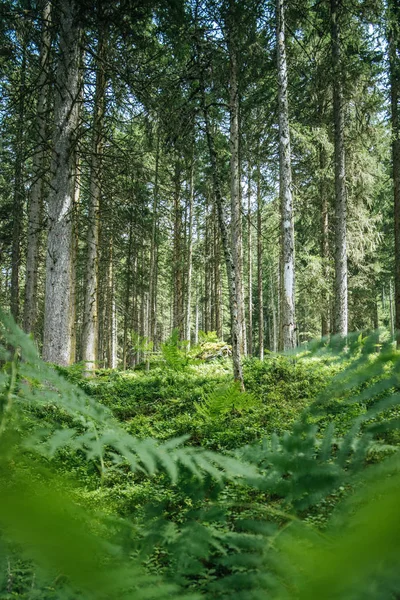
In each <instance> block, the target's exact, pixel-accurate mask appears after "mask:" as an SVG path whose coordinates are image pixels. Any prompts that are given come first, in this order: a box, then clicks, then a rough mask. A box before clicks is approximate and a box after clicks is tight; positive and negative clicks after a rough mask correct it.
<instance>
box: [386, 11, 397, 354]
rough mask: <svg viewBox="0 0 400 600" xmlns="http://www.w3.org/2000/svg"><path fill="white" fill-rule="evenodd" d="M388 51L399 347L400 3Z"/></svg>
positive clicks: (390, 20)
mask: <svg viewBox="0 0 400 600" xmlns="http://www.w3.org/2000/svg"><path fill="white" fill-rule="evenodd" d="M388 9H389V10H388V28H387V29H388V50H389V77H390V107H391V111H390V112H391V125H392V170H393V200H394V239H395V267H394V269H395V273H394V307H395V319H394V321H395V322H394V326H395V330H396V341H397V346H398V347H399V346H400V109H399V102H400V58H399V54H400V24H399V23H400V2H399V0H389V3H388Z"/></svg>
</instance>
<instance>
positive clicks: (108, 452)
mask: <svg viewBox="0 0 400 600" xmlns="http://www.w3.org/2000/svg"><path fill="white" fill-rule="evenodd" d="M0 339H1V348H0V360H1V361H2V364H3V368H2V372H1V375H0V386H1V398H0V486H1V494H0V529H1V532H0V553H1V555H2V564H1V565H0V569H1V572H2V577H3V580H0V590H1V592H0V598H1V599H6V598H11V597H23V598H26V599H28V598H57V599H59V598H60V599H61V598H82V599H83V598H85V599H86V598H113V599H114V598H115V599H116V598H118V599H119V598H121V599H124V598H126V599H128V598H135V599H139V600H140V599H141V598H143V600H144V599H151V598H154V599H158V598H160V599H161V598H188V599H189V598H199V597H201V598H207V599H208V598H209V599H214V598H227V599H228V598H235V599H241V598H243V599H246V600H247V599H248V600H251V599H258V598H259V599H261V598H274V599H276V600H283V599H293V600H294V599H300V600H303V599H304V600H306V599H307V600H314V599H315V600H317V599H318V600H320V599H321V598H324V599H330V600H339V599H340V600H358V599H360V600H361V599H363V600H365V599H366V598H367V599H369V598H370V599H371V600H372V599H377V598H379V600H385V599H387V600H396V598H398V597H399V594H400V576H399V573H400V569H399V558H398V557H399V555H400V552H399V551H400V520H399V518H398V506H399V500H400V498H399V496H400V461H399V454H398V447H397V445H396V444H395V443H394V442H393V440H395V436H393V432H394V431H396V430H397V429H398V425H399V419H400V412H399V388H400V382H399V374H400V355H399V353H398V352H397V351H396V350H394V348H393V346H392V344H391V342H390V340H389V341H387V342H385V343H382V344H381V347H380V348H379V350H380V351H379V352H377V351H376V350H377V340H376V337H375V336H371V337H370V338H368V339H366V340H360V339H357V338H356V337H355V338H349V339H348V340H347V345H346V346H345V345H344V344H341V343H340V342H338V341H337V340H333V341H332V342H331V343H330V344H327V343H326V342H325V343H321V344H315V345H314V346H313V347H311V348H310V350H309V356H311V357H312V356H317V355H321V354H323V355H324V356H327V355H330V356H331V357H333V359H335V360H337V361H342V362H343V368H342V369H341V370H339V372H338V373H337V375H336V376H334V377H333V379H332V381H331V382H330V383H329V384H328V385H327V386H326V388H325V389H324V391H323V392H322V393H321V394H320V396H319V397H318V398H317V399H316V400H315V401H314V402H313V403H312V404H311V406H309V407H308V408H307V409H306V410H305V411H304V412H303V414H302V415H301V417H300V419H299V421H298V422H297V424H296V425H295V426H294V427H293V428H292V429H291V430H290V431H288V432H287V433H285V434H283V435H273V436H272V437H269V438H268V439H265V440H260V442H259V443H257V444H255V445H252V446H248V447H245V448H241V449H238V450H237V451H236V452H235V453H217V452H211V451H209V450H203V449H202V448H199V447H195V446H190V445H188V443H187V438H186V437H180V438H174V439H171V440H167V441H164V442H158V441H157V440H155V439H152V438H148V439H138V438H136V437H133V436H131V435H130V434H129V433H128V432H127V430H126V428H124V427H123V426H122V425H121V424H120V423H119V422H118V421H117V420H116V419H115V418H114V417H113V415H112V412H111V411H110V410H109V409H108V408H106V407H105V406H104V405H102V404H99V403H98V402H96V401H95V400H93V398H91V397H89V396H87V395H86V394H85V393H84V392H83V391H82V389H80V388H79V387H78V386H75V385H73V384H71V383H69V382H68V381H67V380H66V379H65V378H64V377H62V376H61V375H60V374H58V373H57V372H56V371H55V370H54V369H53V368H52V367H51V366H49V365H46V364H44V363H43V362H42V361H41V360H40V358H39V357H38V355H37V352H36V349H35V347H34V344H33V342H32V341H31V340H30V339H29V338H28V337H26V336H25V335H24V334H23V333H22V332H21V331H20V330H19V329H18V327H16V325H15V324H14V323H13V321H12V319H11V318H10V317H8V316H6V315H1V331H0ZM10 348H13V350H9V349H10ZM172 368H175V365H173V367H172ZM243 402H244V400H243V398H239V397H238V396H237V392H236V391H235V390H233V391H232V390H231V392H230V388H229V386H227V387H226V388H224V389H223V390H222V391H221V390H218V391H216V392H215V393H214V394H210V395H209V396H208V397H207V398H206V400H205V402H204V403H203V404H202V405H199V407H198V409H197V410H199V411H200V413H201V414H202V415H203V413H204V415H203V416H204V418H211V419H215V418H218V417H219V416H221V417H222V416H223V417H224V418H227V417H228V414H229V411H231V410H234V409H235V408H236V409H238V410H245V409H246V406H244V405H243V406H242V404H243ZM335 402H336V403H337V405H335V410H340V407H346V406H351V405H357V406H358V407H359V410H358V411H356V412H355V413H354V415H353V416H352V419H351V422H350V423H349V426H348V428H347V431H346V432H345V433H340V434H339V433H338V432H336V431H335V426H334V422H333V421H332V420H330V419H329V418H328V417H327V414H328V413H329V410H328V409H329V407H330V406H332V403H335ZM250 404H251V402H250ZM329 414H330V413H329ZM379 449H381V450H382V451H381V452H379ZM64 455H68V457H71V456H75V457H76V460H79V461H81V463H83V465H86V466H87V468H88V469H89V467H91V468H95V469H96V470H97V471H98V486H99V489H102V487H103V486H104V485H105V481H106V480H107V477H108V476H109V474H110V473H111V474H112V473H119V476H122V477H128V474H129V473H131V474H132V473H133V476H134V477H136V479H135V481H139V480H140V479H143V478H150V479H151V481H154V482H156V481H161V482H162V485H163V486H164V489H165V490H167V491H166V492H165V494H164V496H163V497H161V498H159V499H152V501H151V502H150V500H149V502H148V504H147V506H146V507H145V509H144V510H143V511H142V512H141V513H140V515H139V514H138V515H135V514H134V512H133V516H131V517H129V518H121V516H119V515H117V514H113V513H111V514H107V515H106V514H103V513H102V512H101V511H100V510H95V509H93V508H92V507H88V506H87V505H86V504H85V502H83V501H82V499H81V496H80V487H79V486H80V485H81V483H80V482H78V481H74V480H73V478H71V477H69V476H67V475H66V474H65V469H64V468H63V460H64ZM81 463H80V464H81ZM85 468H86V467H85ZM332 499H333V501H332ZM330 503H332V510H329V511H328V515H327V519H326V522H325V523H324V526H323V528H321V527H319V526H318V525H316V523H315V522H314V521H313V514H314V513H313V511H314V510H315V509H316V507H320V506H321V504H323V505H324V506H325V505H329V506H330V505H331V504H330ZM133 511H134V509H133ZM15 555H17V556H18V557H19V559H20V560H21V561H22V563H24V561H25V563H24V564H29V565H30V566H29V569H31V572H32V578H31V584H30V585H29V586H26V587H25V588H24V589H22V588H21V589H20V590H17V591H16V584H15V582H13V577H14V578H15V574H14V575H13V574H12V573H11V572H10V569H9V566H8V565H9V563H10V557H11V556H15Z"/></svg>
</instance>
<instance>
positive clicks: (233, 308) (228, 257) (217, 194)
mask: <svg viewBox="0 0 400 600" xmlns="http://www.w3.org/2000/svg"><path fill="white" fill-rule="evenodd" d="M202 92H203V93H202V109H203V114H204V120H205V126H206V137H207V144H208V151H209V154H210V163H211V173H212V181H213V188H214V198H215V203H216V207H217V214H218V223H219V230H220V234H221V242H222V248H223V251H224V257H225V265H226V275H227V279H228V290H229V308H230V313H231V344H232V359H233V376H234V379H235V381H238V382H239V383H240V386H241V388H242V389H243V390H244V383H243V371H242V364H241V355H240V343H239V342H240V335H241V332H242V329H241V327H240V326H239V319H238V301H237V295H236V280H235V265H234V263H233V258H232V252H231V247H230V243H229V235H228V230H227V227H226V219H225V214H224V206H223V200H222V192H221V189H222V187H221V181H220V177H219V172H218V164H217V153H216V149H215V145H214V138H213V136H212V133H211V128H210V120H209V115H208V109H207V106H206V102H205V94H204V82H202Z"/></svg>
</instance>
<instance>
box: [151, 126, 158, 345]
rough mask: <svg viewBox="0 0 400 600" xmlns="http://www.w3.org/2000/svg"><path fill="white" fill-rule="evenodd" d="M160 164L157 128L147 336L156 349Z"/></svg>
mask: <svg viewBox="0 0 400 600" xmlns="http://www.w3.org/2000/svg"><path fill="white" fill-rule="evenodd" d="M159 164H160V132H159V130H157V147H156V170H155V177H154V193H153V210H152V226H151V245H150V275H149V338H150V340H151V341H152V342H153V349H154V350H155V349H156V323H157V311H156V304H157V227H158V172H159Z"/></svg>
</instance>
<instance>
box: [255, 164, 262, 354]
mask: <svg viewBox="0 0 400 600" xmlns="http://www.w3.org/2000/svg"><path fill="white" fill-rule="evenodd" d="M258 161H259V158H258ZM257 293H258V345H259V356H260V360H263V359H264V296H263V269H262V198H261V173H260V163H259V162H258V165H257Z"/></svg>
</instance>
